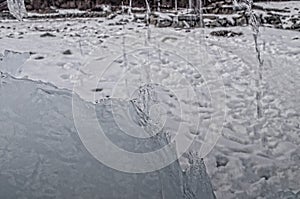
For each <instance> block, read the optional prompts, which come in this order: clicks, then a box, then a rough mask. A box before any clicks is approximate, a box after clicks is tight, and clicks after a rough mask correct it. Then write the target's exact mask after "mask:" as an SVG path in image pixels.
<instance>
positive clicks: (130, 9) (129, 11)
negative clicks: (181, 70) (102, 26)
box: [128, 0, 132, 15]
mask: <svg viewBox="0 0 300 199" xmlns="http://www.w3.org/2000/svg"><path fill="white" fill-rule="evenodd" d="M128 14H129V15H132V0H129V8H128Z"/></svg>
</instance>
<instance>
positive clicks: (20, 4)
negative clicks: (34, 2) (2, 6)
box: [7, 0, 27, 21]
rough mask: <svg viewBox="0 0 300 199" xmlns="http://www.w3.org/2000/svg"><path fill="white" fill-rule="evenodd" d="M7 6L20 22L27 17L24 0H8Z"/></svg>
mask: <svg viewBox="0 0 300 199" xmlns="http://www.w3.org/2000/svg"><path fill="white" fill-rule="evenodd" d="M7 6H8V9H9V12H10V14H12V15H13V16H14V17H15V18H16V19H18V20H19V21H22V19H23V18H24V17H26V16H27V11H26V8H25V3H24V0H7Z"/></svg>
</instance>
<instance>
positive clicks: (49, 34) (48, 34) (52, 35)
mask: <svg viewBox="0 0 300 199" xmlns="http://www.w3.org/2000/svg"><path fill="white" fill-rule="evenodd" d="M40 37H56V36H55V35H54V34H51V33H48V32H47V33H44V34H41V35H40Z"/></svg>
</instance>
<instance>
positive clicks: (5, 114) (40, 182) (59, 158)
mask: <svg viewBox="0 0 300 199" xmlns="http://www.w3.org/2000/svg"><path fill="white" fill-rule="evenodd" d="M1 79H2V85H1V87H0V127H1V128H0V198H5V199H16V198H28V199H35V198H43V199H44V198H67V199H68V198H72V199H74V198H89V199H92V198H105V199H109V198H124V199H127V198H128V199H133V198H143V199H144V198H145V199H147V198H153V199H159V198H170V199H174V198H189V199H192V198H195V199H196V198H197V199H199V198H201V199H210V198H215V196H214V193H213V191H212V186H211V183H210V180H209V178H208V175H207V174H206V170H205V166H204V163H203V161H202V160H197V161H195V162H194V163H193V164H192V166H191V167H190V168H189V169H188V170H187V171H186V172H185V173H183V172H182V171H181V168H180V166H179V163H178V161H176V162H174V163H173V164H171V165H169V166H168V167H166V168H163V169H161V170H158V171H155V172H150V173H144V174H129V173H123V172H120V171H116V170H114V169H111V168H109V167H106V166H105V165H103V164H102V163H100V162H98V161H97V160H96V159H95V158H94V157H93V156H91V155H90V153H89V152H88V151H87V150H86V148H85V147H84V146H83V144H82V142H81V140H80V139H79V136H78V134H77V132H76V129H75V126H74V121H73V117H72V106H71V102H72V93H71V92H70V91H68V90H61V89H58V88H56V87H55V86H53V85H51V84H48V83H42V82H36V81H32V80H28V79H16V78H14V77H12V76H10V75H8V74H6V73H3V74H2V77H1ZM75 97H76V96H75ZM78 100H81V99H78ZM82 104H83V106H85V107H87V108H88V107H89V106H94V105H93V104H90V103H87V102H85V101H82ZM96 106H97V108H96V110H97V112H98V111H99V115H101V111H106V110H104V109H105V107H106V106H105V105H103V104H101V103H100V104H97V105H96ZM108 112H109V110H108ZM108 115H109V114H108ZM102 119H103V118H102ZM110 125H111V126H110V129H114V131H115V129H117V127H116V126H115V124H114V123H111V124H110ZM123 138H124V137H123ZM125 138H126V137H125ZM119 142H123V143H120V145H122V146H123V145H124V146H125V145H126V143H127V140H126V139H123V140H119ZM148 147H150V148H151V142H150V145H149V146H148Z"/></svg>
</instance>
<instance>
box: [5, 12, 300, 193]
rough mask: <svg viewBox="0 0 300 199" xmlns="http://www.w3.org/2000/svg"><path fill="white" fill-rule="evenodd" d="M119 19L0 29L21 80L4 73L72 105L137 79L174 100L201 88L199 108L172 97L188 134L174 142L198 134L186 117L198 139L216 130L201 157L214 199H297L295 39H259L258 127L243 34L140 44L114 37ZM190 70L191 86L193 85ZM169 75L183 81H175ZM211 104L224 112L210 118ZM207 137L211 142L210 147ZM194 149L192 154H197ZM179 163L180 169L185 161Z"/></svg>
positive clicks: (131, 34)
mask: <svg viewBox="0 0 300 199" xmlns="http://www.w3.org/2000/svg"><path fill="white" fill-rule="evenodd" d="M121 18H122V17H121V16H118V17H117V18H116V19H114V20H108V19H104V18H98V19H96V18H94V19H56V20H38V21H37V20H35V21H25V22H16V21H1V23H0V26H1V29H0V52H4V50H12V51H17V52H30V58H29V59H28V60H27V61H26V62H25V63H24V64H23V66H22V67H21V72H19V69H18V70H16V71H15V72H14V74H13V75H14V76H15V77H20V78H21V77H25V78H28V79H32V80H41V81H43V82H49V83H51V84H53V85H55V86H57V87H58V88H60V89H68V90H74V91H75V92H76V93H77V94H78V95H79V96H80V97H81V98H82V99H84V100H86V101H90V102H93V103H94V102H95V101H96V100H98V99H101V98H105V97H106V96H108V95H109V97H124V96H125V97H126V96H127V97H128V96H130V95H134V92H133V91H135V89H136V88H134V86H135V85H142V83H143V81H140V80H139V78H144V79H147V77H144V76H143V75H145V74H150V77H148V78H150V79H152V80H153V79H154V80H156V81H158V83H160V84H163V85H164V86H166V87H170V88H171V89H172V90H174V92H176V90H181V89H182V88H181V87H182V86H183V87H191V86H186V85H188V84H187V81H189V80H191V81H192V82H193V81H194V83H196V84H197V83H199V82H202V83H203V82H204V88H203V89H202V85H201V86H200V87H201V89H200V90H199V91H200V92H201V94H202V95H201V98H200V105H199V104H195V103H194V102H195V101H193V100H194V98H192V97H190V99H189V98H188V97H189V96H190V95H191V94H190V93H189V92H192V91H190V90H189V89H187V90H184V89H185V88H184V89H183V90H184V92H181V91H178V92H176V96H177V95H178V96H180V97H181V99H182V100H181V101H180V102H181V103H180V104H183V106H186V107H188V108H186V109H184V110H186V112H184V113H183V114H184V116H186V118H187V121H184V122H183V124H184V125H186V126H188V127H190V132H188V131H187V132H185V133H184V134H183V136H182V139H187V140H189V139H191V138H190V135H189V134H191V133H192V134H198V133H195V132H192V131H193V130H194V126H193V125H194V124H193V117H195V115H197V114H195V113H193V110H200V112H201V114H200V119H201V124H200V127H201V128H200V129H201V130H200V131H202V129H206V128H207V129H209V128H208V127H207V126H208V125H209V124H208V123H209V122H210V121H211V118H210V117H211V116H212V115H213V116H214V118H216V120H213V122H217V123H221V124H223V129H222V132H221V135H222V136H221V137H220V139H219V140H218V142H217V144H216V146H214V148H213V150H212V151H211V152H210V153H209V154H208V155H207V156H206V157H205V162H206V166H207V170H208V173H209V176H210V178H211V181H212V184H213V187H214V190H215V193H216V196H217V198H225V199H227V198H270V199H271V198H288V196H289V195H291V196H290V198H300V183H299V179H300V168H299V167H300V147H299V146H300V122H299V121H300V64H299V63H300V36H299V32H294V31H287V30H277V29H269V28H261V30H260V35H259V41H258V42H259V48H260V49H261V52H262V58H263V60H264V64H263V82H262V88H261V90H262V93H263V97H262V105H263V113H264V114H263V118H261V119H256V115H255V112H256V104H255V103H256V101H255V93H256V86H255V80H256V78H257V73H256V71H257V67H258V61H257V58H256V52H255V48H254V41H253V37H252V33H251V30H250V28H249V27H236V28H227V29H228V30H233V31H235V32H242V33H243V35H242V36H236V37H232V38H227V37H213V36H211V35H210V34H209V33H210V32H211V31H212V30H209V29H205V30H204V29H193V30H191V31H186V30H183V29H181V30H175V29H173V28H167V29H158V28H154V27H151V28H150V33H149V32H148V34H150V39H149V40H147V31H148V29H147V28H145V26H144V24H138V23H129V24H126V25H125V26H124V27H125V30H124V29H123V26H122V25H118V24H116V22H118V21H119V20H120V19H121ZM222 29H224V28H222ZM214 30H217V29H214ZM45 33H50V34H45ZM68 50H69V51H68ZM124 52H125V54H126V59H125V60H127V61H124ZM160 52H162V53H161V54H160ZM149 54H151V56H150V55H149ZM156 55H157V56H156ZM160 56H161V57H160ZM184 60H187V62H189V63H188V64H187V62H185V61H184ZM147 64H148V65H150V73H149V71H146V72H143V71H142V70H144V68H143V67H142V66H144V65H147ZM189 64H190V65H189ZM120 66H122V67H120ZM135 66H136V68H135V69H134V67H135ZM157 66H160V67H157ZM126 67H128V68H133V69H130V70H127V69H126ZM171 67H174V68H173V69H172V70H171V69H170V68H171ZM193 67H195V68H196V69H197V70H198V71H199V73H200V76H199V74H195V75H194V72H195V71H194V70H193V69H191V68H193ZM107 68H108V69H107ZM118 68H119V70H118ZM124 68H125V69H124ZM145 70H146V69H145ZM107 71H108V72H107ZM178 73H179V74H181V75H183V76H184V77H185V78H182V77H181V78H180V75H178ZM101 74H102V77H104V78H102V77H101ZM122 74H126V75H124V77H125V78H128V80H127V81H128V82H127V83H128V85H126V87H127V90H129V91H127V90H126V89H124V88H125V87H124V85H125V84H122V83H121V84H120V86H119V87H117V89H119V90H118V91H116V92H114V95H116V94H118V93H119V92H120V93H122V96H112V90H113V89H114V87H115V86H116V83H118V81H119V80H120V79H121V80H122V82H123V80H124V78H123V76H122ZM100 77H101V78H102V79H101V78H100ZM183 79H185V80H183ZM186 79H189V80H186ZM202 80H203V81H202ZM139 81H140V82H139ZM124 82H126V81H124ZM154 82H155V81H154ZM74 85H76V87H75V88H74ZM131 86H133V87H131ZM198 86H199V85H198ZM195 87H196V88H197V85H196V86H195ZM191 88H192V89H193V88H194V87H193V86H192V87H191ZM207 89H208V90H207ZM95 91H99V92H95ZM16 92H17V91H16ZM128 92H129V94H128ZM95 93H96V94H95ZM210 93H216V94H212V95H213V96H216V98H217V99H218V100H219V101H218V100H216V101H214V99H211V98H210V97H209V96H210V95H209V94H210ZM12 97H13V96H12ZM36 100H38V99H36ZM213 102H214V103H213ZM219 102H220V103H224V107H222V108H221V110H220V111H219V112H218V113H216V109H218V108H219V107H218V105H219V104H218V103H219ZM216 103H217V104H216ZM222 105H223V104H222ZM199 107H200V109H198V108H199ZM175 112H176V111H175ZM225 112H226V116H225V119H224V114H225ZM169 115H170V114H169ZM196 119H197V118H196ZM20 128H21V127H20ZM201 133H202V132H200V136H199V137H200V138H199V143H201V144H202V145H203V142H205V141H207V140H205V138H204V137H205V136H202V135H201ZM207 133H208V134H209V133H210V132H207ZM216 136H217V135H214V136H212V138H211V139H212V141H214V138H215V137H216ZM57 139H59V138H57ZM194 147H195V150H198V149H197V148H196V147H197V145H195V146H194ZM179 148H180V146H179ZM208 151H209V150H208ZM202 152H203V151H202ZM203 153H204V154H205V152H203ZM40 161H42V160H40ZM181 161H182V162H181V163H182V166H183V168H184V166H185V160H184V159H182V160H181ZM283 191H285V192H286V193H283ZM288 192H289V193H288ZM296 193H298V194H297V196H296ZM281 195H282V196H281Z"/></svg>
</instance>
